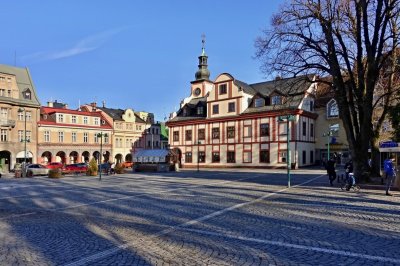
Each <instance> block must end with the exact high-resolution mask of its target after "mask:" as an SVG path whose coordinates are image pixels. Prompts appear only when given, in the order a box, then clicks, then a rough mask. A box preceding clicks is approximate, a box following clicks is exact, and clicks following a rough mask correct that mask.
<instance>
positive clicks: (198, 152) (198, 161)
mask: <svg viewBox="0 0 400 266" xmlns="http://www.w3.org/2000/svg"><path fill="white" fill-rule="evenodd" d="M200 144H201V142H200V140H198V141H197V172H200V170H199V163H200V156H199V155H200V150H199V148H200V147H199V145H200Z"/></svg>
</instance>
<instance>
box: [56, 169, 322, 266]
mask: <svg viewBox="0 0 400 266" xmlns="http://www.w3.org/2000/svg"><path fill="white" fill-rule="evenodd" d="M322 176H326V175H325V174H324V175H319V176H317V177H314V178H312V179H310V180H307V181H305V182H303V183H301V184H297V185H294V186H292V188H294V187H298V186H302V185H306V184H308V183H311V182H312V181H314V180H316V179H318V178H321V177H322ZM288 189H290V188H288V187H287V188H284V189H281V190H278V191H276V192H272V193H269V194H266V195H264V196H262V197H259V198H257V199H255V200H252V201H248V202H243V203H239V204H236V205H233V206H231V207H228V208H225V209H222V210H219V211H216V212H213V213H210V214H208V215H205V216H203V217H199V218H197V219H193V220H191V221H188V222H185V223H182V224H180V225H177V226H172V227H170V228H168V229H165V230H162V231H160V232H158V233H155V234H153V235H150V237H151V238H156V237H160V236H163V235H166V234H168V233H171V232H173V231H178V230H179V229H184V228H185V227H187V226H190V225H195V224H198V223H200V222H203V221H205V220H208V219H211V218H214V217H216V216H218V215H221V214H224V213H226V212H229V211H232V210H235V209H238V208H242V207H244V206H247V205H251V204H253V203H256V202H260V201H262V200H264V199H266V198H269V197H272V196H274V195H277V194H279V193H282V192H284V191H286V190H288ZM133 244H134V242H129V243H125V244H121V245H119V246H116V247H114V248H111V249H107V250H104V251H101V252H98V253H95V254H93V255H90V256H87V257H85V258H81V259H79V260H77V261H74V262H72V263H68V264H65V265H64V266H79V265H85V264H87V263H90V262H93V261H96V260H99V259H102V258H105V257H107V256H110V255H112V254H115V253H117V252H119V251H120V250H123V249H127V248H128V247H130V246H132V245H133Z"/></svg>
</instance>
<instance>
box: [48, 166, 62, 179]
mask: <svg viewBox="0 0 400 266" xmlns="http://www.w3.org/2000/svg"><path fill="white" fill-rule="evenodd" d="M49 177H50V178H60V177H62V174H61V169H59V168H58V169H50V170H49Z"/></svg>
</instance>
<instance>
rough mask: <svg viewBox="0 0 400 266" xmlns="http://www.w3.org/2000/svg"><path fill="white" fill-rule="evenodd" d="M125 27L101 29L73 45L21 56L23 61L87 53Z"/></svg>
mask: <svg viewBox="0 0 400 266" xmlns="http://www.w3.org/2000/svg"><path fill="white" fill-rule="evenodd" d="M126 29H127V27H121V28H116V29H112V30H107V31H103V32H100V33H97V34H93V35H89V36H87V37H85V38H83V39H81V40H79V41H78V42H77V43H76V44H75V45H73V46H72V47H70V48H66V49H64V50H60V51H46V52H37V53H33V54H29V55H25V56H22V57H21V60H23V61H48V60H57V59H61V58H66V57H71V56H76V55H79V54H83V53H88V52H91V51H93V50H96V49H97V48H99V47H101V46H102V45H103V44H104V43H105V42H106V41H108V40H109V39H110V38H111V37H113V36H114V35H116V34H118V33H120V32H121V31H124V30H126Z"/></svg>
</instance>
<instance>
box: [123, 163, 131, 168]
mask: <svg viewBox="0 0 400 266" xmlns="http://www.w3.org/2000/svg"><path fill="white" fill-rule="evenodd" d="M122 166H123V167H124V168H130V167H132V166H133V162H123V163H122Z"/></svg>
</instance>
